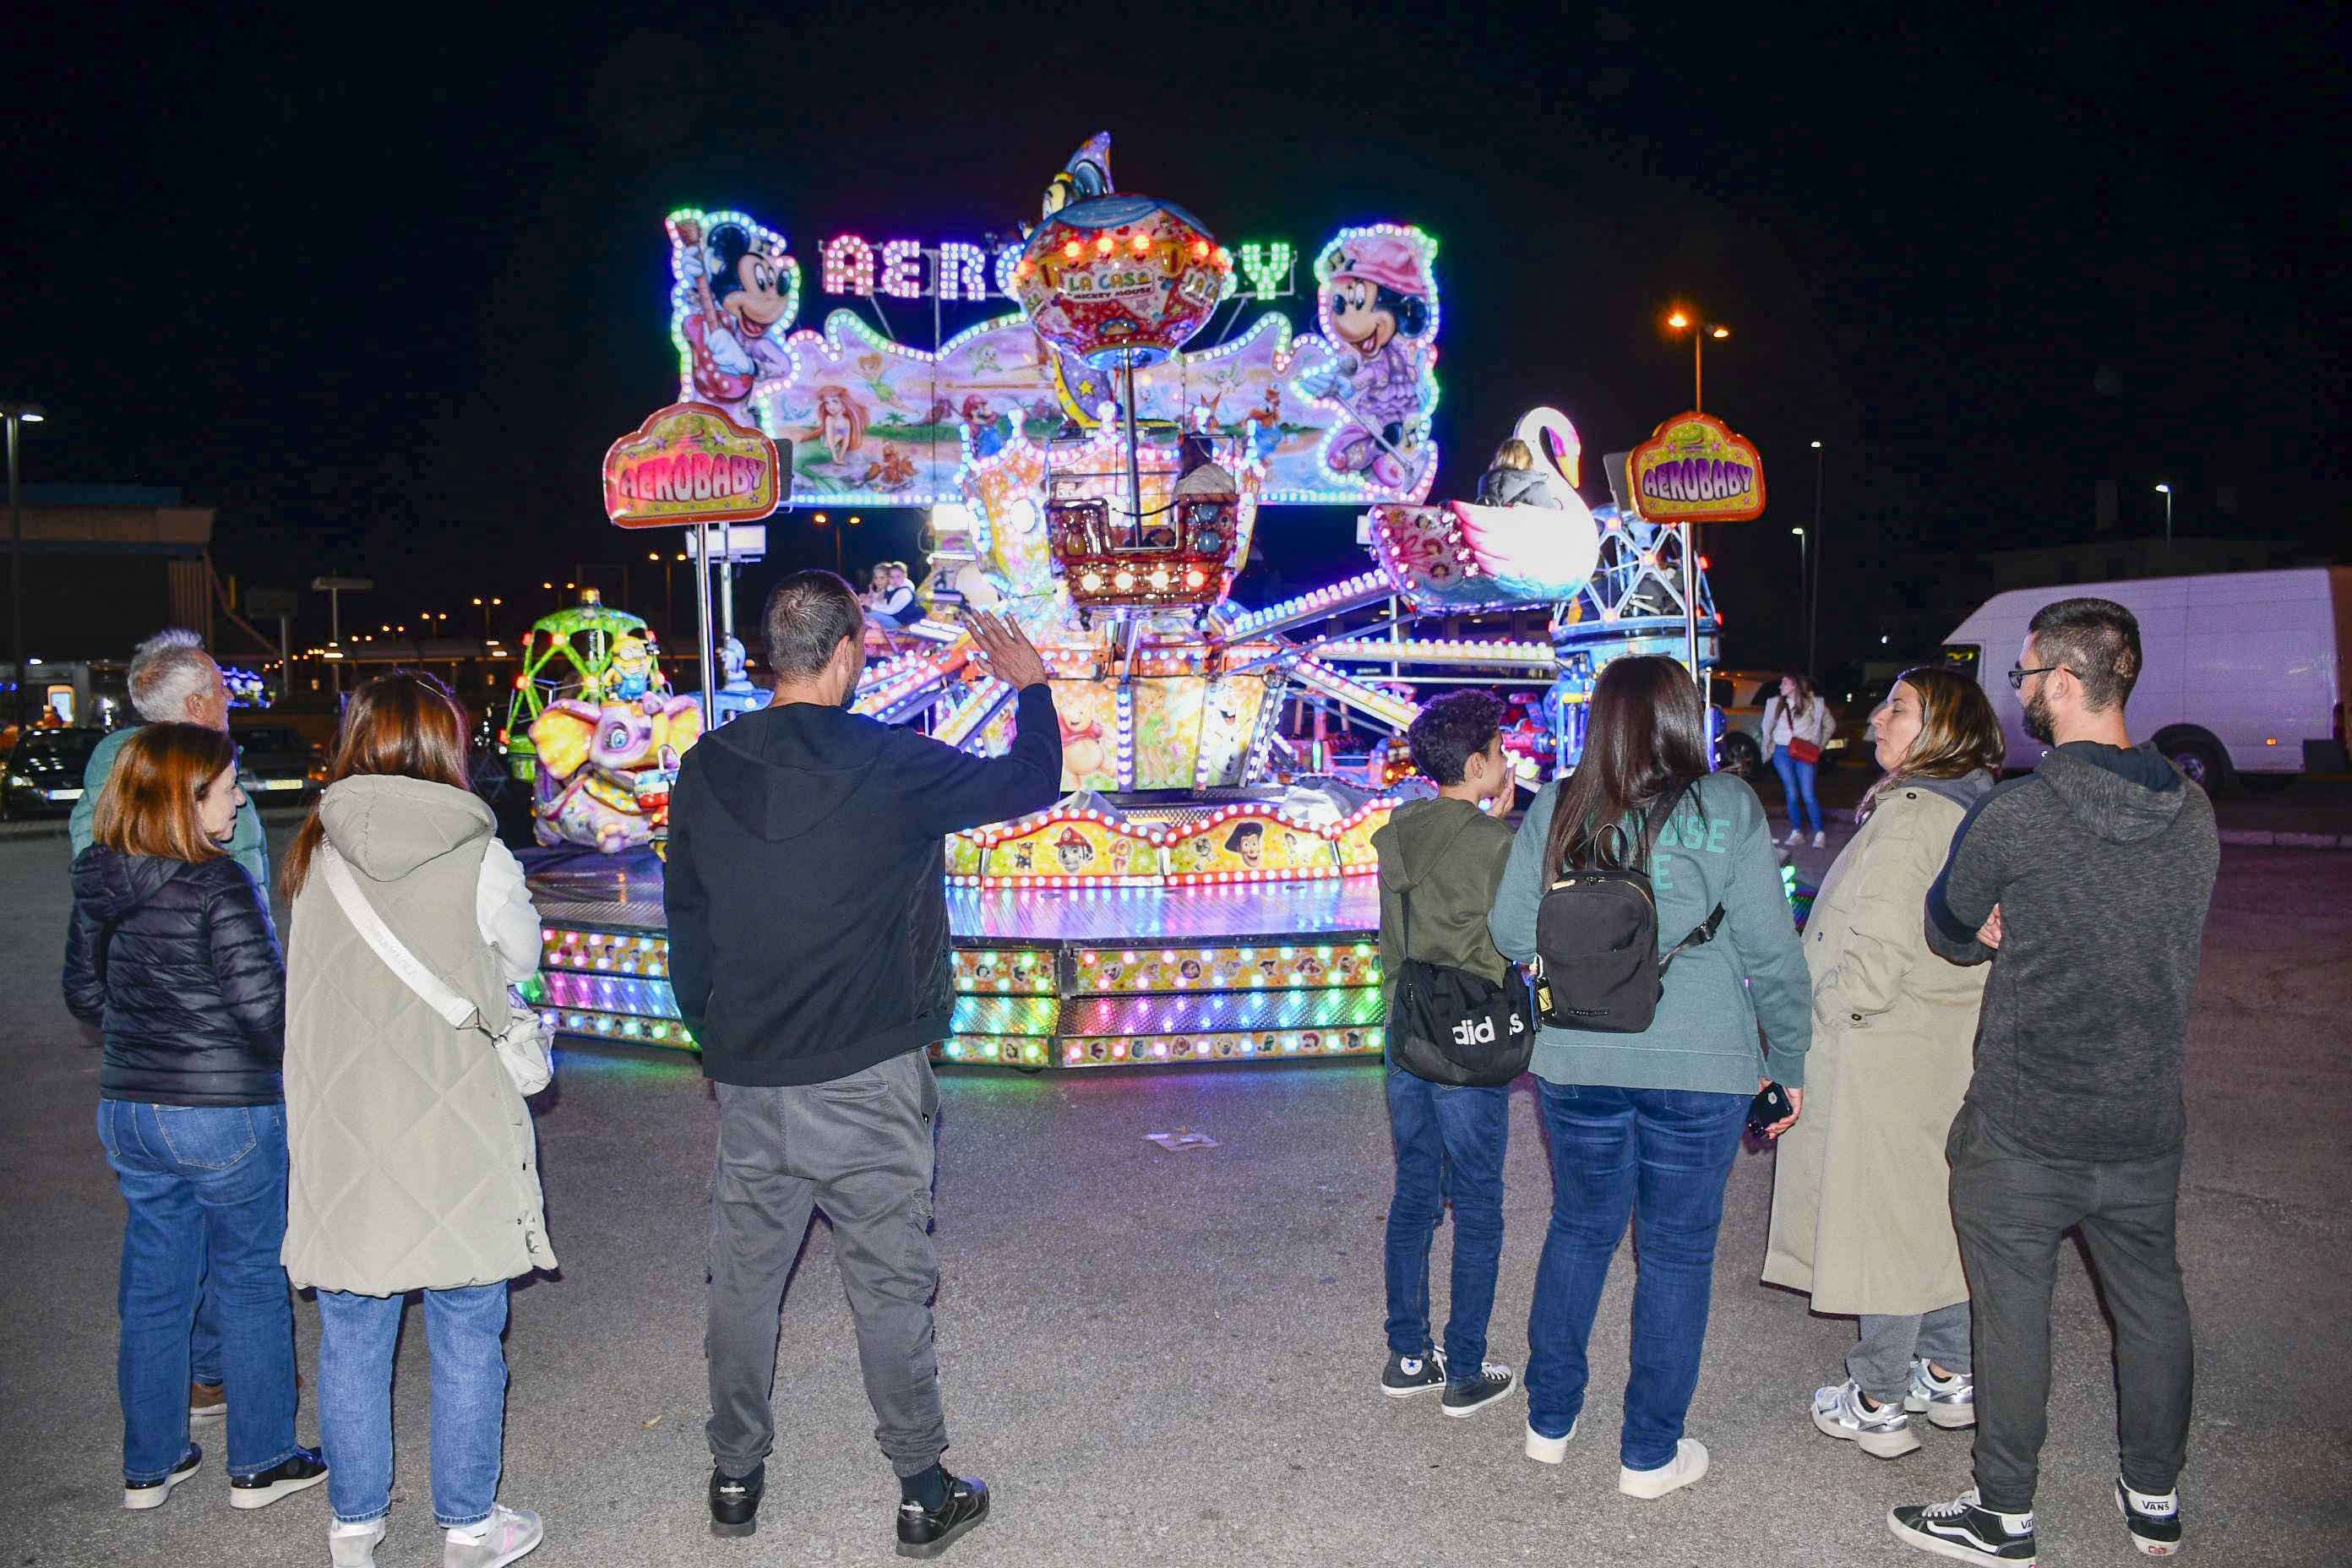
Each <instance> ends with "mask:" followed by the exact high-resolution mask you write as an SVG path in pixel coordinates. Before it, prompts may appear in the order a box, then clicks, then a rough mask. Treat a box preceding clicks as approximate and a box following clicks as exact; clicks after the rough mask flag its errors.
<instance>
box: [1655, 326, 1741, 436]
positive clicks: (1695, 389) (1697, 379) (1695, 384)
mask: <svg viewBox="0 0 2352 1568" xmlns="http://www.w3.org/2000/svg"><path fill="white" fill-rule="evenodd" d="M1666 327H1667V329H1668V330H1669V331H1676V332H1680V331H1689V333H1690V335H1691V410H1692V412H1694V413H1697V412H1700V411H1702V410H1704V409H1705V408H1706V402H1705V400H1704V399H1703V397H1702V393H1704V391H1705V390H1706V363H1705V361H1704V359H1703V357H1702V351H1703V350H1704V349H1705V348H1706V340H1707V339H1709V338H1715V339H1717V340H1721V339H1724V338H1727V337H1729V336H1730V335H1731V329H1730V328H1729V327H1726V326H1721V325H1718V324H1717V323H1716V322H1713V321H1708V322H1705V323H1701V322H1700V321H1699V320H1698V318H1697V317H1696V315H1693V314H1692V313H1690V312H1689V311H1686V310H1681V309H1676V310H1675V312H1674V314H1672V315H1670V316H1668V317H1667V318H1666Z"/></svg>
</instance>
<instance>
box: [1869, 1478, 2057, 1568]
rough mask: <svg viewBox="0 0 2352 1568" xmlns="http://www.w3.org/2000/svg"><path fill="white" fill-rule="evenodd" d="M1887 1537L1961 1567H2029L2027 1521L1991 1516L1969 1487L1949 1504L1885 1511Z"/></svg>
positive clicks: (1912, 1505) (2030, 1546)
mask: <svg viewBox="0 0 2352 1568" xmlns="http://www.w3.org/2000/svg"><path fill="white" fill-rule="evenodd" d="M1886 1529H1887V1532H1888V1533H1889V1534H1891V1535H1893V1536H1894V1537H1895V1540H1897V1541H1899V1542H1903V1544H1904V1545H1906V1546H1916V1547H1917V1548H1918V1549H1919V1550H1920V1551H1922V1552H1934V1553H1935V1554H1936V1555H1937V1556H1938V1557H1953V1558H1958V1560H1959V1561H1960V1562H1962V1563H2018V1564H2021V1568H2034V1563H2036V1561H2037V1559H2036V1557H2035V1555H2034V1552H2033V1516H2032V1514H2030V1513H1995V1512H1994V1511H1993V1510H1990V1509H1989V1508H1986V1507H1984V1506H1982V1505H1981V1504H1979V1502H1978V1501H1977V1489H1976V1488H1974V1487H1970V1488H1969V1489H1968V1490H1966V1491H1964V1492H1962V1493H1961V1494H1960V1495H1959V1496H1958V1497H1957V1498H1954V1499H1953V1500H1951V1501H1950V1502H1939V1503H1936V1504H1933V1505H1924V1504H1920V1503H1906V1504H1905V1505H1904V1506H1903V1507H1901V1508H1891V1509H1888V1510H1886Z"/></svg>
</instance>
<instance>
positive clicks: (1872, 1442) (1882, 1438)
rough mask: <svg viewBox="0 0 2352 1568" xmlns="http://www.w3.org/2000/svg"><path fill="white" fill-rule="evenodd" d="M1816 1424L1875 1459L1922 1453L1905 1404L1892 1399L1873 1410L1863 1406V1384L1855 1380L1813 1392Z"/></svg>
mask: <svg viewBox="0 0 2352 1568" xmlns="http://www.w3.org/2000/svg"><path fill="white" fill-rule="evenodd" d="M1813 1425H1814V1426H1818V1427H1820V1428H1821V1429H1822V1431H1823V1432H1824V1433H1826V1434H1828V1435H1829V1436H1832V1437H1843V1438H1844V1439H1845V1440H1846V1441H1847V1442H1849V1443H1852V1444H1853V1446H1854V1447H1858V1448H1860V1449H1861V1450H1862V1451H1863V1452H1864V1453H1865V1454H1868V1455H1869V1456H1871V1457H1872V1458H1876V1459H1899V1458H1902V1457H1903V1456H1904V1455H1906V1454H1916V1453H1917V1452H1918V1451H1919V1434H1918V1433H1916V1432H1914V1431H1913V1430H1911V1417H1910V1416H1909V1415H1906V1414H1905V1413H1904V1410H1903V1402H1902V1401H1901V1400H1899V1399H1890V1400H1888V1401H1887V1402H1886V1403H1885V1404H1884V1405H1880V1406H1879V1407H1878V1408H1877V1409H1875V1410H1873V1409H1872V1408H1871V1407H1870V1406H1869V1405H1864V1403H1863V1400H1862V1385H1861V1384H1858V1383H1856V1382H1854V1381H1853V1379H1852V1378H1847V1379H1846V1380H1845V1382H1844V1383H1843V1384H1839V1385H1833V1386H1832V1387H1829V1388H1818V1389H1815V1390H1814V1391H1813Z"/></svg>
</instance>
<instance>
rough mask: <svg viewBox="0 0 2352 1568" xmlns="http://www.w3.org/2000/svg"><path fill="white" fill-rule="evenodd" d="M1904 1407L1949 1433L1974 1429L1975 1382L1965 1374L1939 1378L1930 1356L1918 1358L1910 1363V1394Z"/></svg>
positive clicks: (1975, 1410) (1905, 1398)
mask: <svg viewBox="0 0 2352 1568" xmlns="http://www.w3.org/2000/svg"><path fill="white" fill-rule="evenodd" d="M1903 1408H1904V1409H1906V1410H1907V1411H1909V1412H1910V1413H1911V1414H1912V1415H1925V1416H1926V1417H1927V1419H1928V1420H1930V1421H1932V1422H1934V1423H1935V1424H1936V1425H1937V1426H1941V1427H1944V1428H1946V1429H1950V1428H1953V1427H1958V1426H1975V1425H1976V1424H1977V1384H1976V1379H1974V1378H1972V1377H1970V1376H1969V1374H1968V1373H1965V1372H1956V1373H1952V1374H1951V1375H1949V1376H1948V1377H1937V1375H1936V1372H1935V1369H1934V1368H1933V1367H1931V1366H1929V1365H1928V1364H1927V1357H1925V1356H1915V1357H1914V1358H1912V1362H1911V1392H1910V1393H1908V1394H1905V1395H1904V1396H1903Z"/></svg>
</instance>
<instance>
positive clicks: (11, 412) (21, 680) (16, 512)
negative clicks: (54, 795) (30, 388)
mask: <svg viewBox="0 0 2352 1568" xmlns="http://www.w3.org/2000/svg"><path fill="white" fill-rule="evenodd" d="M47 417H48V416H47V415H45V414H43V413H42V412H41V408H40V405H38V404H36V403H0V419H5V421H7V425H8V626H9V637H10V639H11V643H12V651H13V652H14V653H15V655H16V670H15V675H16V701H15V702H13V703H11V704H10V705H9V714H10V718H11V721H13V722H14V723H15V725H16V729H17V731H18V732H19V733H22V732H23V731H24V728H25V668H26V666H25V505H24V498H23V497H22V496H20V495H18V494H17V491H16V426H19V425H38V424H39V423H41V421H42V420H44V419H46V418H47Z"/></svg>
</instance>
